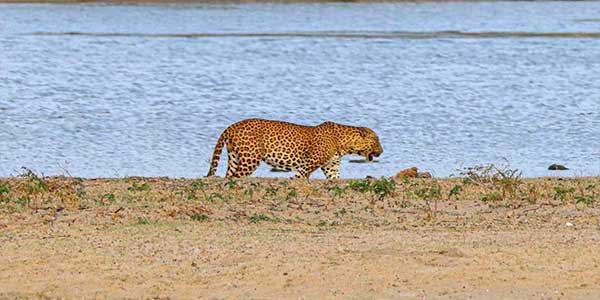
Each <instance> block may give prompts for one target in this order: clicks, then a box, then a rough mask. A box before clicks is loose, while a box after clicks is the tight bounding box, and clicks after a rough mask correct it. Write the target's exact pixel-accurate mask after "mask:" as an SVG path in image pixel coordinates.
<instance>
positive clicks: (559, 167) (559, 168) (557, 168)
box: [548, 164, 569, 171]
mask: <svg viewBox="0 0 600 300" xmlns="http://www.w3.org/2000/svg"><path fill="white" fill-rule="evenodd" d="M568 169H569V168H567V167H565V166H563V165H558V164H551V165H550V166H549V167H548V170H552V171H562V170H568Z"/></svg>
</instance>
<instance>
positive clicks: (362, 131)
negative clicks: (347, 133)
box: [358, 127, 369, 137]
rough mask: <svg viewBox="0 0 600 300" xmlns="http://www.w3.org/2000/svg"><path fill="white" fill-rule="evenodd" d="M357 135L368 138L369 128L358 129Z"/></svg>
mask: <svg viewBox="0 0 600 300" xmlns="http://www.w3.org/2000/svg"><path fill="white" fill-rule="evenodd" d="M358 134H359V135H360V136H361V137H367V136H369V128H367V127H358Z"/></svg>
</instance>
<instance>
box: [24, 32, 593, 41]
mask: <svg viewBox="0 0 600 300" xmlns="http://www.w3.org/2000/svg"><path fill="white" fill-rule="evenodd" d="M28 35H35V36H84V37H135V38H228V37H232V38H235V37H239V38H248V37H251V38H254V37H259V38H278V37H279V38H289V37H292V38H293V37H301V38H340V39H343V38H346V39H460V38H468V39H477V38H481V39H486V38H496V39H497V38H578V39H582V38H586V39H597V38H600V32H519V31H483V32H468V31H456V30H448V31H307V32H275V33H272V32H237V33H236V32H214V33H210V32H206V33H122V32H79V31H69V32H34V33H29V34H28Z"/></svg>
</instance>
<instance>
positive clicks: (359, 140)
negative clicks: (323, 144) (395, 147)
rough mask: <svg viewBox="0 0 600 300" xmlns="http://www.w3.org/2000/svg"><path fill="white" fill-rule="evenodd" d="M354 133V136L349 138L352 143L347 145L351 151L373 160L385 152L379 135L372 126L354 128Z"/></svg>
mask: <svg viewBox="0 0 600 300" xmlns="http://www.w3.org/2000/svg"><path fill="white" fill-rule="evenodd" d="M352 135H353V138H352V139H350V140H349V141H350V143H349V144H348V145H347V146H348V147H349V149H350V151H349V153H351V154H358V155H360V156H362V157H364V158H365V159H366V160H367V161H373V159H374V158H375V157H378V156H379V155H381V153H383V148H382V147H381V143H379V137H378V136H377V134H376V133H375V132H374V131H373V130H371V129H370V128H367V127H357V128H356V130H353V133H352Z"/></svg>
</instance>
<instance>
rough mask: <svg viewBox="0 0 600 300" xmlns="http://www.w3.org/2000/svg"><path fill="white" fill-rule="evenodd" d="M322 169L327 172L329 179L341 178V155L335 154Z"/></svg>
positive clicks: (326, 175)
mask: <svg viewBox="0 0 600 300" xmlns="http://www.w3.org/2000/svg"><path fill="white" fill-rule="evenodd" d="M321 170H322V171H323V173H324V174H325V177H327V179H339V178H340V157H339V156H334V157H332V158H331V159H330V160H329V161H328V162H327V163H326V164H325V165H324V166H322V167H321Z"/></svg>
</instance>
